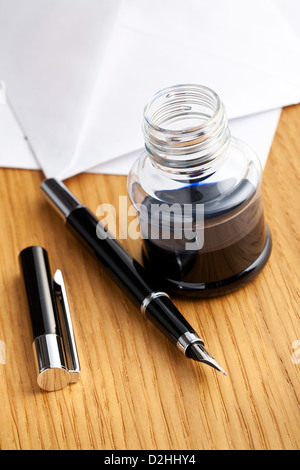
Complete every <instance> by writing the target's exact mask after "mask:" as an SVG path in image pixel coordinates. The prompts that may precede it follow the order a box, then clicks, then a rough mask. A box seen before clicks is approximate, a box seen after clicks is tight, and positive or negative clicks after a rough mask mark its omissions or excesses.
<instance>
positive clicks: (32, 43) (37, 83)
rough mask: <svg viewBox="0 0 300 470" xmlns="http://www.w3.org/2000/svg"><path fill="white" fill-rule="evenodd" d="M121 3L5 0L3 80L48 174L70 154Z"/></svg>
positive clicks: (1, 1)
mask: <svg viewBox="0 0 300 470" xmlns="http://www.w3.org/2000/svg"><path fill="white" fill-rule="evenodd" d="M119 3H120V2H119V0H109V2H103V1H99V0H42V1H41V0H0V73H1V77H0V79H2V80H3V81H4V82H5V83H6V92H7V95H8V97H9V100H10V102H11V103H12V105H13V108H14V110H15V112H16V114H17V116H18V118H19V120H20V122H21V123H22V126H23V129H24V132H25V133H26V136H27V137H28V139H29V140H30V144H31V146H32V148H33V150H34V153H35V155H36V156H37V158H38V160H39V163H40V166H41V167H42V169H43V170H44V172H45V174H46V175H55V174H56V172H57V171H59V169H60V168H67V167H68V165H69V162H70V161H71V160H72V157H73V155H74V152H75V149H76V145H77V141H78V139H79V138H80V134H81V130H82V129H83V127H84V121H85V119H86V117H87V115H88V110H89V106H90V101H91V99H92V98H93V90H94V85H95V82H97V76H98V74H99V73H100V66H101V61H102V58H103V55H104V53H105V51H106V48H107V44H108V42H109V37H110V35H111V33H112V31H113V24H114V21H115V20H116V17H117V16H116V15H117V12H118V7H119ZM0 137H1V134H0Z"/></svg>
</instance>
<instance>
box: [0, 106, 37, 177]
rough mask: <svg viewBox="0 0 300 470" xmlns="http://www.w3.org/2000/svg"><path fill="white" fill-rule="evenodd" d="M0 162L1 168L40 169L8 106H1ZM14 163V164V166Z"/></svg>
mask: <svg viewBox="0 0 300 470" xmlns="http://www.w3.org/2000/svg"><path fill="white" fill-rule="evenodd" d="M0 161H1V167H5V168H11V167H13V168H25V169H29V170H36V169H38V168H40V165H39V163H38V162H37V161H36V159H35V158H34V156H33V154H32V152H31V150H30V148H29V146H28V144H27V141H26V140H25V137H24V133H23V131H22V129H21V127H20V125H19V123H18V122H17V120H16V117H15V116H14V114H13V113H12V111H11V109H10V108H9V106H8V104H4V103H2V104H0ZM12 162H13V164H12Z"/></svg>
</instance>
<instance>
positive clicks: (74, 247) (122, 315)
mask: <svg viewBox="0 0 300 470" xmlns="http://www.w3.org/2000/svg"><path fill="white" fill-rule="evenodd" d="M299 122H300V106H293V107H290V108H287V109H284V110H283V113H282V116H281V119H280V123H279V126H278V130H277V132H276V136H275V139H274V142H273V145H272V149H271V153H270V156H269V159H268V162H267V166H266V169H265V173H264V181H263V199H264V205H265V215H266V220H267V222H268V224H269V226H270V228H271V230H272V234H273V243H274V245H273V252H272V255H271V259H270V261H269V262H268V264H267V266H266V267H265V269H264V270H263V272H262V273H261V274H260V275H259V276H258V277H257V279H256V280H255V281H254V282H252V283H251V284H250V285H248V286H247V287H245V288H243V289H241V290H239V291H238V292H236V293H234V294H231V295H228V296H226V297H223V298H217V299H212V300H209V301H205V300H191V299H189V300H181V299H180V300H179V299H174V302H175V303H176V305H177V306H178V307H179V308H180V309H181V310H182V312H183V314H184V315H185V316H186V318H187V319H188V320H189V321H190V323H191V324H192V325H193V326H194V327H195V329H196V330H197V331H199V334H201V335H202V336H203V337H204V340H205V342H206V344H207V348H208V350H209V351H210V352H211V353H212V354H213V355H214V356H215V357H216V358H217V359H218V360H219V362H220V363H221V364H222V366H223V367H224V368H225V369H226V370H227V372H228V376H227V377H224V376H223V375H222V374H220V373H218V372H216V371H214V370H213V369H211V368H210V367H208V366H202V365H200V364H196V363H195V362H193V361H189V360H187V359H186V358H184V357H183V355H181V354H180V352H179V351H177V349H176V348H175V347H174V346H173V345H171V344H170V343H169V342H168V341H167V340H166V339H165V337H164V336H163V335H161V333H158V332H157V330H156V329H155V328H154V327H153V326H152V325H151V324H150V323H149V322H148V321H146V320H144V318H143V317H142V316H141V315H140V314H139V312H138V311H137V310H135V308H134V307H132V305H131V303H130V301H129V300H128V299H127V298H126V296H125V295H123V294H122V293H121V292H120V291H119V289H118V288H117V287H116V286H115V285H114V284H113V282H112V281H111V280H110V279H109V278H108V277H107V276H106V274H105V273H104V271H103V269H102V267H101V266H99V264H97V262H96V261H94V260H93V259H92V258H91V257H90V255H89V254H88V253H87V252H86V251H85V249H84V248H83V247H82V246H81V245H80V244H79V242H77V240H75V238H74V237H73V236H72V235H71V234H70V233H69V232H67V230H66V229H65V227H64V225H63V223H62V222H61V221H60V219H59V217H58V216H57V215H56V214H55V213H54V211H53V209H52V208H51V207H50V206H49V205H48V204H47V202H46V201H45V200H44V198H43V197H42V196H41V192H40V189H39V186H40V183H41V181H42V179H43V175H42V173H41V172H39V171H20V170H10V169H2V170H0V193H1V217H0V224H1V238H0V240H1V242H0V243H1V296H0V302H1V307H0V340H1V343H0V349H1V353H0V400H1V401H0V403H1V410H0V448H1V449H105V450H113V449H116V450H130V449H131V450H133V449H146V450H155V449H156V450H162V449H165V450H177V449H179V450H195V449H299V444H300V433H299V430H300V413H299V382H300V380H299V378H300V375H299V372H300V329H299V310H300V309H299V297H298V295H299V288H300V285H299V267H300V252H299V232H300V223H299V215H300V211H299V153H300V132H299V131H300V129H299ZM66 184H67V185H68V187H69V188H70V189H71V191H73V192H74V193H75V194H76V195H77V196H78V198H79V199H81V200H82V201H83V202H84V203H85V204H86V205H87V206H89V207H90V209H91V210H93V211H96V209H97V206H98V205H99V204H101V203H111V204H114V205H115V206H116V207H118V198H119V195H126V178H125V177H118V176H103V175H91V174H82V175H79V176H76V177H74V178H71V179H69V180H68V181H66ZM122 243H123V244H124V246H125V247H126V248H127V249H128V250H129V251H130V252H131V253H132V254H133V255H134V256H135V257H136V258H137V259H140V248H141V244H140V241H133V240H130V239H128V240H122ZM34 244H37V245H42V246H44V247H45V248H46V249H47V250H48V252H49V255H50V262H51V267H52V270H53V271H54V270H55V269H56V268H60V269H61V270H62V271H63V273H64V275H65V280H66V284H67V290H68V294H69V303H70V308H71V311H72V314H73V323H74V329H75V334H76V340H77V345H78V350H79V354H80V361H81V366H82V377H81V380H80V382H79V383H78V384H76V385H72V386H69V387H67V388H66V389H64V390H61V391H58V392H50V393H47V392H41V391H40V390H39V388H38V386H37V384H36V372H35V367H34V359H33V352H32V346H31V344H32V340H31V332H30V326H29V322H28V311H27V303H26V297H25V292H24V288H23V281H22V279H21V277H20V270H19V264H18V254H19V252H20V251H21V250H22V249H23V248H25V247H26V246H29V245H34ZM4 346H5V351H4ZM4 352H5V353H6V354H5V355H4Z"/></svg>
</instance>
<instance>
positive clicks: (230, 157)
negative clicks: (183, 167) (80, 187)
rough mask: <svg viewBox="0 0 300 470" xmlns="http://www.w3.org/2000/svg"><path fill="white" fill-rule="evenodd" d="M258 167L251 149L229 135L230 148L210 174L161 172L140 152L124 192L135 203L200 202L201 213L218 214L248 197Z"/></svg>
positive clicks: (256, 186)
mask: <svg viewBox="0 0 300 470" xmlns="http://www.w3.org/2000/svg"><path fill="white" fill-rule="evenodd" d="M261 175H262V169H261V165H260V161H259V159H258V157H257V155H256V154H255V152H254V151H253V150H252V149H251V148H250V147H249V146H248V145H247V144H245V143H244V142H242V141H240V140H239V139H236V138H232V142H231V147H230V151H229V152H228V154H227V155H226V157H225V158H224V159H222V158H220V162H219V165H218V166H217V168H216V171H215V172H214V173H213V174H210V175H207V176H206V175H205V174H204V175H201V174H198V175H192V174H191V175H185V176H184V177H182V176H180V177H177V175H176V174H175V173H169V172H166V171H162V170H161V169H160V168H159V167H157V166H155V164H153V162H152V161H151V160H150V158H149V157H148V155H147V153H146V152H144V153H142V154H141V156H140V157H139V158H138V160H137V161H136V162H135V164H134V166H133V168H132V170H131V172H130V174H129V176H128V195H129V198H130V200H131V203H132V204H133V206H137V205H139V204H145V202H147V203H151V204H154V203H156V204H162V203H166V204H175V203H177V204H204V207H205V213H206V215H207V216H209V214H211V215H213V214H216V213H218V214H220V213H221V212H226V211H228V210H231V209H232V208H234V207H237V206H240V205H241V204H243V203H244V202H245V201H247V200H249V199H251V198H252V197H253V195H254V194H255V193H256V192H257V191H258V189H259V187H260V183H261Z"/></svg>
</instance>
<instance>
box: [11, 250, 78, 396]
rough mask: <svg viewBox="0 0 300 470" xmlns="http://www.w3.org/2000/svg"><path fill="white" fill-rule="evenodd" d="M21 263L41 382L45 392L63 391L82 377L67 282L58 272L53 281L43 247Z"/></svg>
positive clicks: (27, 253) (27, 254) (30, 252)
mask: <svg viewBox="0 0 300 470" xmlns="http://www.w3.org/2000/svg"><path fill="white" fill-rule="evenodd" d="M19 259H20V264H21V270H22V273H23V277H24V283H25V289H26V294H27V300H28V306H29V313H30V320H31V326H32V333H33V349H34V353H35V358H36V365H37V371H38V378H37V382H38V385H39V386H40V387H41V388H42V389H44V390H47V391H54V390H59V389H61V388H63V387H65V386H66V385H68V384H69V383H72V382H75V381H77V380H78V379H79V376H80V366H79V361H78V355H77V349H76V344H75V339H74V333H73V327H72V322H71V318H70V312H69V307H68V303H67V298H66V294H65V287H64V283H63V278H62V275H61V272H60V271H57V272H56V273H55V276H54V279H52V276H51V271H50V265H49V258H48V254H47V252H46V250H45V249H44V248H42V247H40V246H31V247H28V248H25V249H24V250H23V251H21V253H20V255H19Z"/></svg>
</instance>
